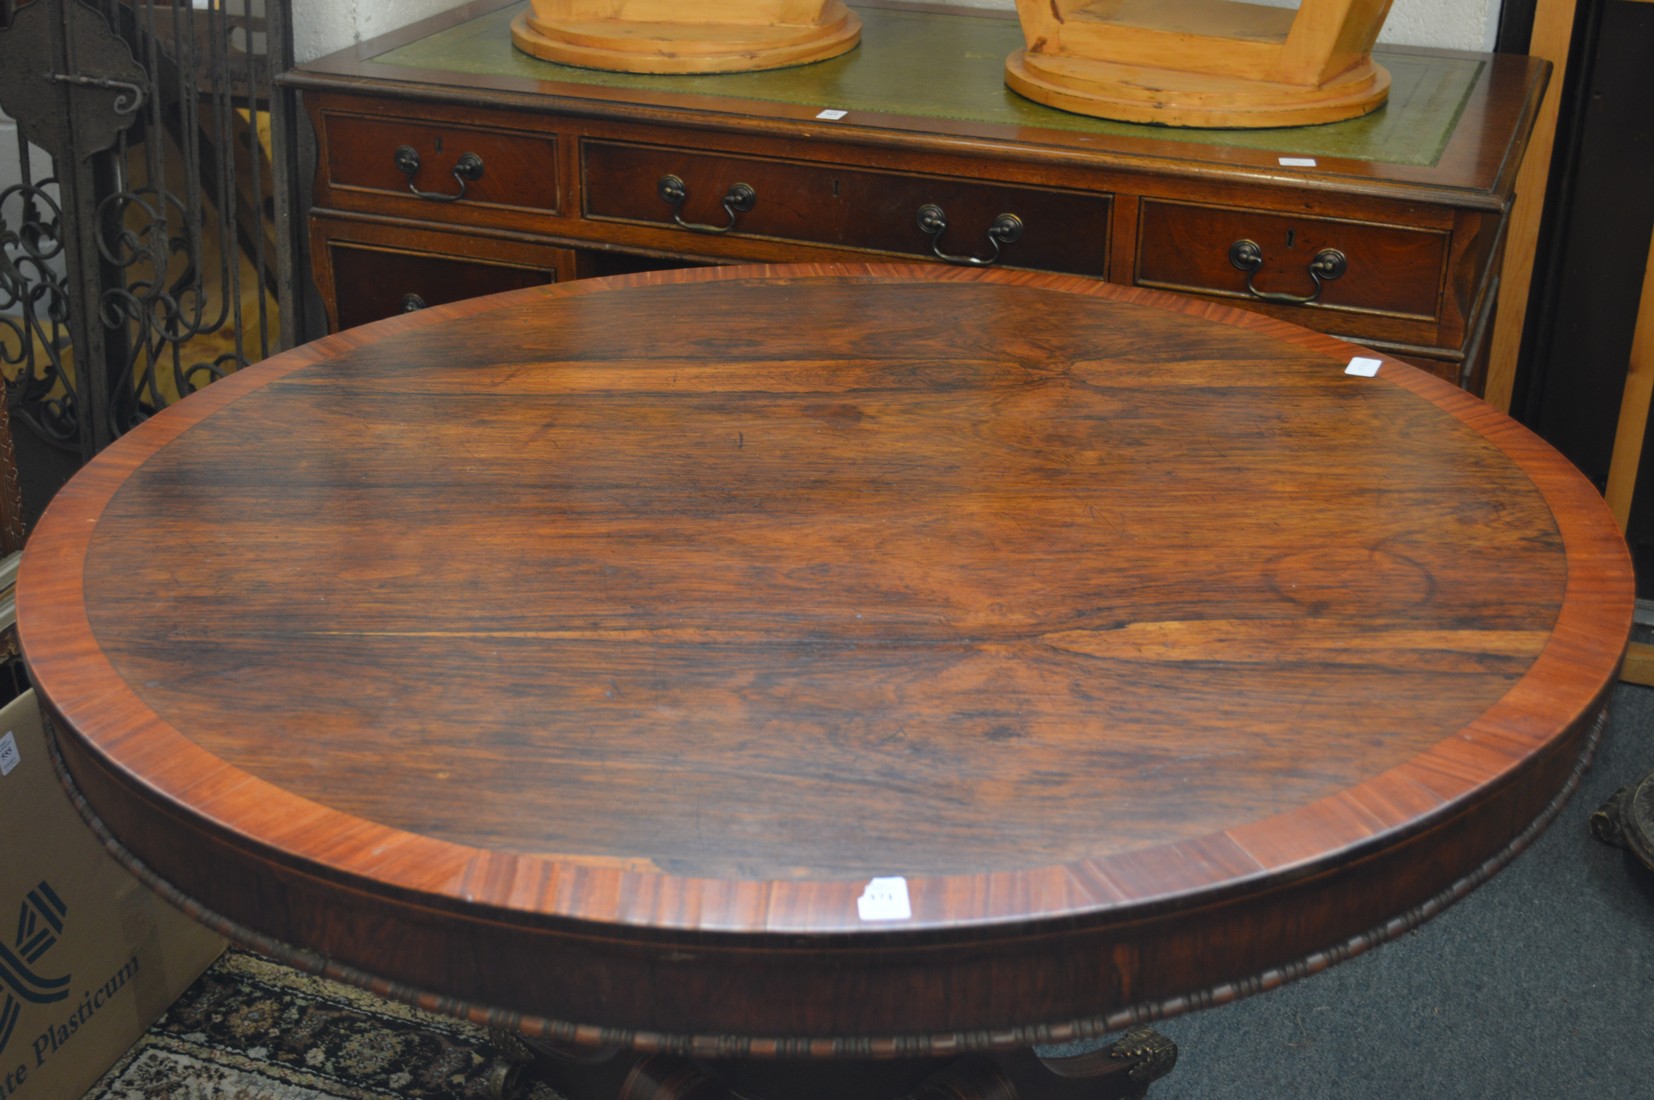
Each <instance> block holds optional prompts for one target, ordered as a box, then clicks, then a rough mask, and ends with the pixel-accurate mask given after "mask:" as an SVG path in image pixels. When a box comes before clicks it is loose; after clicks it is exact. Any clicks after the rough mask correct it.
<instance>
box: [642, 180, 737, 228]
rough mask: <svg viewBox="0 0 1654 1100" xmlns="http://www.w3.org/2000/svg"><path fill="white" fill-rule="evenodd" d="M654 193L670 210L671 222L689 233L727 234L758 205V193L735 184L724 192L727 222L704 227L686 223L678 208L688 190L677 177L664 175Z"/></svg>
mask: <svg viewBox="0 0 1654 1100" xmlns="http://www.w3.org/2000/svg"><path fill="white" fill-rule="evenodd" d="M655 191H656V193H657V194H659V195H660V197H661V199H662V200H663V201H664V202H665V203H666V205H668V206H670V207H671V208H672V220H673V221H675V222H677V223H678V224H679V225H680V226H682V227H683V228H685V229H687V230H689V231H690V232H691V233H728V232H729V231H730V230H731V229H734V228H735V223H736V222H738V221H739V220H740V219H741V215H742V214H745V213H746V212H747V211H748V210H751V209H752V208H753V207H754V206H757V205H758V192H756V191H754V190H753V189H752V188H751V187H749V186H747V185H746V184H744V183H737V184H735V185H734V186H733V187H731V188H730V189H729V190H728V191H726V192H724V213H725V214H728V215H729V222H728V223H727V224H725V225H706V224H703V223H701V222H686V221H684V220H683V215H682V214H680V213H679V212H678V208H679V207H681V206H682V205H683V203H684V200H685V199H687V198H688V197H689V188H688V187H687V186H686V185H685V184H684V182H683V180H681V179H679V178H678V177H677V176H673V175H666V176H662V177H661V178H660V182H659V183H657V184H655Z"/></svg>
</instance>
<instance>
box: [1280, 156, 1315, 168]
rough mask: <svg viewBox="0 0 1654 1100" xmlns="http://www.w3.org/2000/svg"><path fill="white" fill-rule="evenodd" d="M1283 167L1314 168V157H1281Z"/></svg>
mask: <svg viewBox="0 0 1654 1100" xmlns="http://www.w3.org/2000/svg"><path fill="white" fill-rule="evenodd" d="M1280 161H1281V167H1282V168H1314V167H1315V158H1314V157H1281V158H1280Z"/></svg>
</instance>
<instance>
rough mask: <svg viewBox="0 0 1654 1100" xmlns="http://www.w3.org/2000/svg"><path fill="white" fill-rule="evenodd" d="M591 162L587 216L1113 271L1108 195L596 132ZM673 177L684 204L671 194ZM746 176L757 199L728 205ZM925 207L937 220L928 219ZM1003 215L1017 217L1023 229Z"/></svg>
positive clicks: (708, 232) (584, 161) (707, 232)
mask: <svg viewBox="0 0 1654 1100" xmlns="http://www.w3.org/2000/svg"><path fill="white" fill-rule="evenodd" d="M581 169H582V177H583V181H584V182H583V184H582V194H583V196H584V210H583V214H584V216H585V217H586V218H588V219H591V220H594V221H610V222H627V223H632V224H636V225H647V226H666V227H670V228H672V229H673V230H674V232H677V233H681V234H683V236H684V238H685V239H686V240H693V239H696V238H700V239H702V240H712V239H715V238H717V237H719V236H728V237H730V238H748V239H751V238H768V239H772V240H782V241H797V242H803V243H808V244H816V245H826V246H829V247H838V248H850V249H857V250H869V251H875V252H886V253H895V254H897V255H901V256H904V257H929V256H934V255H935V254H936V253H935V252H934V251H933V248H934V249H939V250H940V251H941V252H942V253H945V254H947V256H951V257H953V259H954V262H963V261H964V260H966V259H967V258H975V259H978V260H994V261H995V262H997V263H999V264H1002V265H1005V266H1009V267H1033V268H1043V269H1046V270H1051V271H1066V272H1072V273H1075V274H1080V275H1097V276H1101V275H1104V274H1106V272H1107V265H1108V243H1109V228H1110V226H1109V213H1110V210H1111V208H1112V205H1113V202H1112V197H1111V196H1109V195H1106V194H1096V193H1091V192H1085V191H1065V190H1056V189H1049V188H1039V187H1025V186H1017V185H1009V184H994V183H986V182H981V181H976V180H968V179H955V178H950V177H945V176H924V175H909V174H904V173H898V172H888V171H877V170H869V169H861V168H850V167H846V166H842V165H836V164H825V163H811V162H803V161H790V160H779V159H775V160H771V159H765V158H759V157H745V156H739V155H735V154H730V153H718V152H706V151H697V150H691V149H683V148H674V147H670V146H659V145H647V144H641V143H620V142H610V141H598V140H587V141H584V142H583V143H582V144H581ZM669 180H675V181H677V182H676V184H675V185H673V186H675V188H676V193H677V194H678V195H681V198H680V199H679V200H678V201H677V202H676V203H674V202H673V201H671V200H670V199H669V198H668V197H666V196H667V194H670V193H671V192H669V191H668V190H667V182H668V181H669ZM737 185H745V186H746V188H747V189H748V193H749V194H750V201H749V200H746V199H743V200H742V201H738V202H736V203H734V204H732V205H731V206H729V207H726V205H725V198H726V197H727V196H729V195H731V194H732V193H733V189H735V188H736V186H737ZM927 207H931V208H934V210H933V211H931V212H930V213H931V217H930V219H929V221H928V222H927V224H928V226H929V228H928V229H927V228H926V227H924V226H921V224H920V214H921V211H922V210H924V209H925V208H927ZM674 215H676V216H677V217H679V218H681V219H682V220H683V221H684V222H687V223H689V225H690V227H684V226H681V225H679V224H677V223H676V222H674V220H673V218H674ZM1004 215H1013V216H1014V221H1015V223H1016V224H1015V228H1014V229H1013V230H1010V231H1007V230H1006V229H1005V227H1006V226H1008V225H1010V224H1011V223H1010V222H1009V221H1007V220H1005V219H1004V218H1003V216H1004ZM996 222H997V223H998V224H999V225H1000V227H1001V228H1000V229H999V230H998V231H997V236H998V237H999V240H997V241H996V240H995V239H993V238H991V237H990V233H989V230H990V227H993V226H995V225H996ZM944 258H946V257H944Z"/></svg>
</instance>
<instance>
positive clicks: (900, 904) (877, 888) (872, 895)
mask: <svg viewBox="0 0 1654 1100" xmlns="http://www.w3.org/2000/svg"><path fill="white" fill-rule="evenodd" d="M856 912H857V913H858V914H860V915H861V919H862V920H907V919H908V918H909V917H911V916H912V915H913V906H912V905H911V904H909V903H908V900H907V879H905V878H902V877H901V876H900V875H897V876H895V877H893V878H876V879H874V880H873V881H872V882H869V883H868V884H867V889H865V890H863V891H862V892H861V897H859V898H857V899H856Z"/></svg>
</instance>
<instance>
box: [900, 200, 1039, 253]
mask: <svg viewBox="0 0 1654 1100" xmlns="http://www.w3.org/2000/svg"><path fill="white" fill-rule="evenodd" d="M919 229H920V230H921V231H922V232H923V233H924V234H925V235H926V236H927V237H929V238H930V250H931V252H933V253H934V254H935V255H936V258H937V259H939V260H946V261H947V262H948V263H950V264H960V265H963V266H965V267H988V266H991V265H992V264H995V263H998V262H999V253H1000V249H1001V248H1002V247H1004V246H1005V245H1008V244H1012V243H1014V242H1016V241H1018V240H1020V239H1021V238H1022V219H1021V218H1019V217H1017V216H1016V215H1015V214H1001V215H1000V216H999V217H997V218H995V219H994V220H993V222H992V223H991V224H989V226H988V244H989V246H990V247H991V248H992V249H993V251H992V252H990V253H989V254H988V255H986V256H956V255H953V254H951V253H948V252H943V251H942V234H944V233H946V232H947V231H948V216H947V215H946V214H945V213H943V212H942V208H941V207H940V206H937V205H936V204H935V203H933V202H927V203H925V205H923V206H921V207H919Z"/></svg>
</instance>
